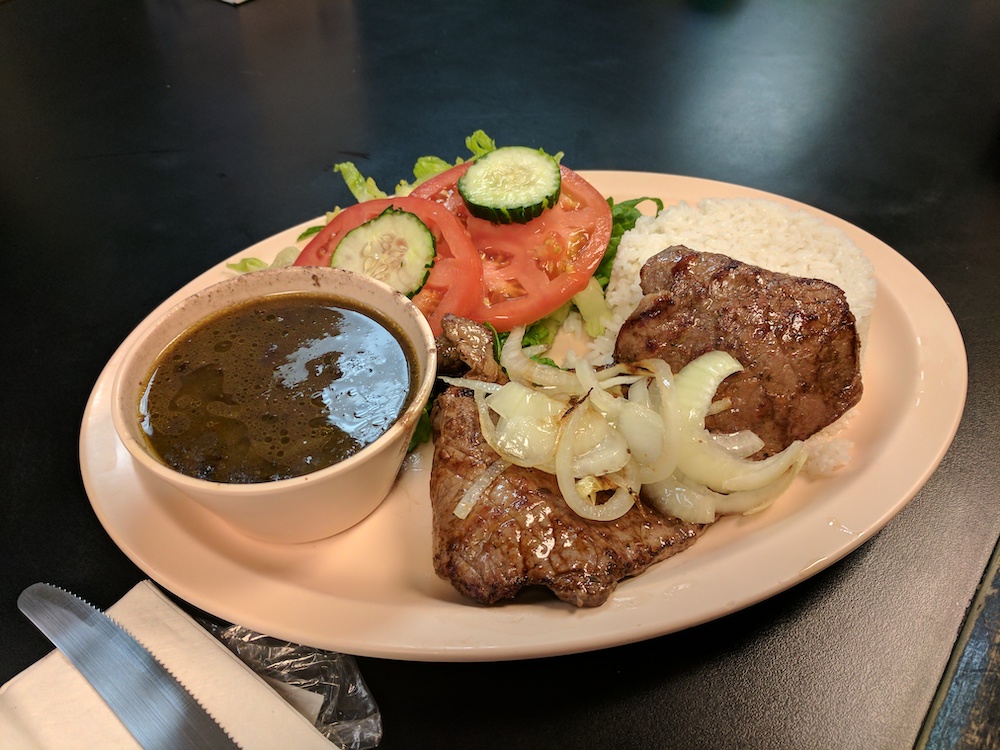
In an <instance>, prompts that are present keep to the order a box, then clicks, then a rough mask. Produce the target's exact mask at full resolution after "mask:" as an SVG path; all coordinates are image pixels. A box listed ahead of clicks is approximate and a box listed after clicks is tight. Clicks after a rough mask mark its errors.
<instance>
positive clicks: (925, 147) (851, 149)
mask: <svg viewBox="0 0 1000 750" xmlns="http://www.w3.org/2000/svg"><path fill="white" fill-rule="evenodd" d="M998 50H1000V4H997V3H996V2H992V0H972V1H971V2H955V1H954V0H938V1H932V0H928V1H926V2H869V1H867V0H866V1H864V2H862V1H861V0H842V1H841V2H836V3H816V2H781V1H780V0H758V1H757V2H739V1H738V0H732V1H731V2H726V1H725V0H716V1H714V2H713V1H712V0H703V1H702V2H681V1H680V0H674V1H670V0H666V1H665V0H659V1H657V2H653V1H652V0H647V1H639V2H627V3H611V2H606V1H605V2H595V1H593V0H577V1H576V2H546V3H537V2H521V1H520V0H514V1H513V2H508V3H504V4H486V3H481V4H476V3H415V2H411V1H410V0H405V1H403V0H380V1H376V0H367V2H351V1H350V0H329V1H328V2H321V1H320V0H253V1H252V2H249V3H246V4H244V5H240V6H236V7H232V6H229V5H227V4H224V3H222V2H218V0H143V1H142V2H121V1H118V2H116V1H115V0H85V1H83V2H68V1H66V0H7V1H6V2H2V3H0V251H2V254H0V258H2V263H3V278H2V284H3V293H2V295H0V305H2V308H0V309H2V318H0V319H2V320H3V322H4V336H3V341H4V348H3V355H4V367H3V368H2V371H0V378H2V383H3V387H2V393H3V417H2V418H3V425H4V428H3V436H2V438H0V487H2V489H0V498H2V511H0V534H2V541H0V560H2V569H3V575H2V576H0V633H2V643H3V646H2V648H0V682H3V681H6V680H7V679H9V678H11V677H12V676H14V675H15V674H16V673H18V672H19V671H20V670H22V669H24V668H25V667H27V666H28V665H30V664H31V663H32V662H34V661H36V660H37V659H39V658H40V657H42V656H43V655H44V654H46V653H47V652H48V651H49V650H50V646H49V644H48V643H47V642H46V641H45V639H44V638H43V637H42V636H41V635H40V634H39V633H38V632H37V631H36V630H35V629H34V627H33V626H32V625H30V624H29V623H28V622H27V621H26V620H25V619H24V618H23V617H22V616H21V615H20V613H19V612H18V611H17V609H16V606H15V599H16V597H17V594H18V593H19V592H20V591H21V590H22V589H23V588H25V587H26V586H28V585H29V584H31V583H33V582H35V581H49V582H53V583H57V584H59V585H62V586H65V587H67V588H69V589H71V590H73V591H75V592H76V593H78V594H80V595H82V596H84V597H85V598H88V599H90V600H91V601H93V602H94V603H95V604H97V605H98V606H101V607H106V606H109V605H111V604H112V603H113V602H115V601H116V600H117V599H118V598H120V597H121V596H122V595H123V594H125V593H126V592H127V591H128V589H129V588H130V587H131V586H132V585H133V584H135V583H136V582H137V581H139V580H141V579H143V578H145V577H147V572H145V571H142V570H140V569H138V568H137V567H135V566H134V565H133V564H132V562H130V560H129V559H128V558H127V557H126V556H125V555H124V554H123V553H122V552H121V551H120V550H119V549H118V548H117V547H116V545H115V544H114V543H113V542H112V540H111V538H110V537H109V536H108V534H107V533H106V531H105V529H104V528H102V526H101V524H100V523H99V522H98V519H97V517H96V516H95V514H94V511H93V510H92V508H91V504H90V502H89V501H88V498H87V494H86V492H85V490H84V487H83V483H82V481H81V473H80V465H79V459H78V440H79V434H80V425H81V419H82V414H83V409H84V406H85V404H86V402H87V399H88V396H89V394H90V391H91V388H92V387H93V385H94V382H95V380H96V379H97V377H98V375H99V373H100V372H101V369H102V367H103V366H104V364H105V363H106V362H107V360H108V358H109V357H110V356H111V355H112V353H113V352H114V351H115V349H116V348H117V346H118V345H119V343H120V342H121V341H122V340H123V339H124V338H125V337H126V335H127V334H128V333H129V331H130V330H131V329H132V328H133V327H134V326H135V325H136V324H137V323H138V322H139V321H140V320H141V319H142V318H143V317H144V316H145V315H146V314H147V313H148V312H149V311H150V310H151V309H152V308H153V307H155V306H156V305H157V304H158V303H159V302H161V301H162V300H163V299H165V298H166V297H167V296H169V295H170V294H172V293H173V292H174V291H176V290H177V289H178V288H179V287H181V286H182V285H183V284H185V283H186V282H187V281H189V280H190V279H192V278H193V277H195V276H196V275H198V274H199V273H200V272H201V271H203V270H205V269H207V268H209V267H210V266H213V265H214V264H216V263H218V262H220V261H221V260H223V259H224V258H227V257H229V256H231V255H233V254H235V253H238V252H239V251H240V250H242V249H243V248H245V247H247V246H249V245H250V244H252V243H254V242H256V241H258V240H261V239H264V238H266V237H268V236H270V235H272V234H274V233H276V232H278V231H279V230H283V229H285V228H287V227H289V226H292V225H295V224H298V223H300V222H302V221H304V220H306V219H309V218H311V217H314V216H316V215H318V214H321V213H322V212H323V211H325V210H327V209H329V208H331V207H332V206H333V205H335V204H346V203H349V202H351V198H350V195H349V194H348V193H347V191H346V189H345V188H344V186H343V183H342V181H341V178H340V177H339V176H338V175H336V174H335V173H334V172H333V171H332V169H331V167H332V165H333V164H334V163H336V162H338V161H343V160H348V159H349V160H354V161H356V162H358V163H359V164H360V165H361V166H362V168H363V169H364V170H365V171H366V172H367V173H369V174H372V175H374V176H375V177H376V178H377V179H378V180H379V181H380V183H381V184H383V185H391V184H394V182H395V180H397V179H399V178H401V177H405V176H406V175H407V174H408V173H409V169H410V168H411V166H412V163H413V160H414V158H415V157H416V156H418V155H420V154H440V155H445V156H447V155H458V154H460V153H463V150H462V149H461V145H462V143H463V139H464V137H465V136H466V135H468V134H469V133H471V132H472V131H473V130H475V129H477V128H483V129H485V130H486V131H487V132H488V133H489V134H490V135H492V136H493V137H494V138H496V139H497V141H498V142H501V143H511V144H514V143H525V144H531V145H537V146H540V147H543V148H546V149H547V150H549V151H557V150H561V151H564V152H565V153H566V161H567V163H569V164H571V165H572V166H574V167H575V168H578V169H616V170H642V171H652V172H663V173H672V174H681V175H693V176H699V177H705V178H711V179H715V180H722V181H727V182H732V183H737V184H742V185H747V186H752V187H755V188H761V189H764V190H768V191H771V192H774V193H777V194H780V195H784V196H788V197H790V198H793V199H796V200H799V201H802V202H805V203H807V204H810V205H812V206H815V207H817V208H820V209H823V210H825V211H828V212H830V213H833V214H835V215H837V216H840V217H842V218H844V219H846V220H847V221H849V222H851V223H853V224H856V225H857V226H859V227H861V228H862V229H864V230H866V231H867V232H870V233H871V234H873V235H875V236H876V237H878V238H880V239H881V240H883V241H884V242H886V243H888V244H889V245H890V246H891V247H893V248H894V249H895V250H896V251H898V252H899V253H900V254H902V255H903V256H905V257H906V258H907V259H908V260H909V261H910V262H912V263H913V264H914V265H915V266H916V267H917V268H918V269H919V270H920V271H921V272H922V273H923V274H924V275H925V276H926V277H927V278H928V279H929V280H930V281H931V282H932V283H933V284H934V286H935V287H936V288H937V289H938V290H939V292H940V294H941V295H942V297H943V298H944V299H945V300H946V301H947V303H948V305H949V306H950V308H951V310H952V312H953V314H954V316H955V318H956V320H957V322H958V324H959V326H960V328H961V330H962V333H963V336H964V339H965V343H966V346H967V351H968V367H969V390H968V399H967V405H966V410H965V415H964V418H963V421H962V423H961V425H960V427H959V430H958V434H957V436H956V438H955V441H954V443H953V445H952V447H951V450H950V451H949V453H948V454H947V455H946V457H945V458H944V460H943V463H942V464H941V465H940V467H939V469H938V470H937V471H936V473H934V474H933V476H932V477H931V478H930V480H929V481H928V482H927V484H926V485H925V486H924V487H923V489H921V490H920V492H919V493H918V494H917V495H916V497H914V498H913V500H912V501H911V502H910V503H909V504H908V505H906V507H905V508H904V509H903V510H902V512H900V513H899V514H898V516H896V517H895V518H894V519H893V520H891V521H890V522H889V523H888V525H886V526H885V528H884V529H882V530H881V531H880V532H879V533H877V534H875V535H873V536H872V538H870V539H869V540H868V541H866V542H865V543H864V544H863V545H862V546H861V547H860V548H859V549H858V550H857V551H856V552H854V553H853V554H851V555H849V556H848V557H846V558H845V559H843V560H841V561H840V562H838V563H836V564H834V565H833V566H831V567H829V568H827V569H826V570H823V571H822V572H820V573H819V574H817V575H816V576H814V577H812V578H810V579H809V580H807V581H806V582H804V583H801V584H800V585H797V586H795V587H794V588H792V589H790V590H788V591H785V592H784V593H781V594H779V595H777V596H774V597H773V598H770V599H768V600H766V601H763V602H761V603H759V604H757V605H755V606H752V607H749V608H747V609H744V610H742V611H739V612H736V613H734V614H731V615H729V616H727V617H725V618H723V619H721V620H717V621H714V622H710V623H708V624H705V625H702V626H699V627H695V628H691V629H689V630H685V631H682V632H679V633H676V634H673V635H668V636H664V637H660V638H656V639H653V640H649V641H646V642H642V643H637V644H633V645H627V646H621V647H616V648H610V649H606V650H602V651H598V652H593V653H584V654H577V655H571V656H561V657H555V658H547V659H540V660H530V661H511V662H503V663H471V664H452V663H443V664H442V663H425V662H397V661H392V660H385V659H377V658H360V659H359V663H360V666H361V669H362V673H363V675H364V677H365V678H366V680H367V682H368V684H369V687H370V688H371V690H372V692H373V693H374V696H375V698H376V700H377V701H378V703H379V706H380V708H381V711H382V715H383V721H384V729H385V734H384V739H383V741H382V745H381V746H382V747H383V748H386V750H389V748H404V747H405V748H418V747H428V748H429V747H435V748H437V747H479V748H488V747H505V748H506V747H538V746H545V745H547V746H555V747H581V748H583V747H622V748H632V747H634V748H651V747H683V748H695V747H705V748H720V747H742V748H764V747H767V748H865V749H871V748H908V747H912V746H914V745H915V744H920V743H924V742H925V741H929V744H930V745H931V746H935V747H955V746H967V747H988V746H990V744H991V742H992V745H993V746H998V743H1000V740H998V736H1000V735H998V729H997V725H996V723H995V719H994V720H993V721H994V723H990V721H989V716H990V713H991V711H992V712H993V713H994V714H995V713H996V712H997V706H998V703H997V701H998V695H1000V690H998V687H997V669H998V667H997V663H998V657H997V649H998V644H997V604H996V591H995V588H994V586H995V584H994V583H992V581H993V578H992V576H994V575H995V562H994V563H991V559H992V556H993V554H994V549H995V547H996V544H997V539H998V534H1000V512H998V502H997V498H998V497H1000V487H998V477H1000V472H998V469H997V463H998V459H997V445H998V443H1000V429H998V416H1000V409H998V408H997V393H998V392H1000V381H998V378H997V371H998V369H1000V357H998V352H1000V341H998V333H997V332H998V330H1000V316H998V311H1000V304H998V299H1000V284H998V280H1000V240H998V238H1000V54H998ZM892 469H893V467H886V470H888V471H891V470H892ZM205 575H211V571H210V570H209V571H205ZM154 578H155V576H154ZM984 581H985V585H982V586H981V583H982V582H984ZM963 743H964V744H963ZM0 744H3V741H2V738H0Z"/></svg>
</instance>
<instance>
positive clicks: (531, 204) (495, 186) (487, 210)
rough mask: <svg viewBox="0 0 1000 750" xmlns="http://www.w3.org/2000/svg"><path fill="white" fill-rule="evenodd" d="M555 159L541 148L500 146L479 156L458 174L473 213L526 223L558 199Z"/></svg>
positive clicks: (499, 221) (559, 180)
mask: <svg viewBox="0 0 1000 750" xmlns="http://www.w3.org/2000/svg"><path fill="white" fill-rule="evenodd" d="M561 187H562V176H561V174H560V172H559V162H557V161H556V160H555V159H553V158H552V157H551V156H549V155H548V154H546V153H545V152H544V151H542V150H541V149H533V148H528V147H527V146H504V147H503V148H498V149H497V150H496V151H490V152H489V153H488V154H485V155H484V156H480V157H479V158H478V159H476V161H474V162H473V163H472V166H470V167H469V168H468V170H466V172H465V174H464V175H462V176H461V177H459V178H458V192H459V193H460V194H461V195H462V198H463V199H464V200H465V205H466V206H467V207H468V209H469V212H470V213H471V214H472V215H473V216H477V217H479V218H480V219H487V220H488V221H492V222H493V223H494V224H512V223H517V224H526V223H527V222H529V221H531V220H532V219H534V218H535V217H537V216H541V214H542V212H543V211H544V210H545V209H546V208H551V207H552V206H554V205H555V204H556V203H557V202H558V201H559V191H560V189H561Z"/></svg>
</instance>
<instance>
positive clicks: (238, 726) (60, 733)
mask: <svg viewBox="0 0 1000 750" xmlns="http://www.w3.org/2000/svg"><path fill="white" fill-rule="evenodd" d="M108 614H110V615H111V616H112V617H114V619H115V620H117V621H118V622H119V623H121V625H122V626H123V627H124V628H125V629H126V630H128V631H129V632H131V633H132V634H133V635H134V636H135V637H136V638H138V639H139V641H140V642H142V644H143V645H144V646H145V647H146V648H147V649H149V650H150V651H151V652H152V653H153V655H154V656H156V657H157V658H158V659H159V660H160V661H161V662H163V663H164V664H165V665H166V666H167V667H168V668H169V669H170V670H171V671H172V672H173V673H174V674H175V675H176V676H177V678H178V679H179V680H180V681H181V682H183V683H184V685H185V686H186V687H187V688H188V690H190V691H191V693H192V694H193V695H194V696H195V697H196V698H197V699H198V700H199V702H201V704H202V705H203V706H205V708H207V709H208V710H209V712H211V714H212V715H213V716H214V717H215V718H216V719H217V720H218V721H219V723H220V724H222V726H223V727H224V728H225V729H226V730H227V731H228V732H229V733H230V735H232V737H233V739H235V740H236V741H237V742H238V743H239V744H240V746H241V747H243V748H244V750H256V749H258V748H259V749H260V750H273V749H274V748H296V750H311V749H312V748H315V749H316V750H331V748H334V747H336V746H335V745H334V744H333V743H332V742H331V741H330V740H328V739H327V738H326V737H324V736H323V735H322V734H321V733H320V732H319V731H318V730H317V729H316V728H315V727H314V726H313V725H312V723H311V721H310V720H309V719H307V718H306V717H305V716H304V715H303V714H302V713H300V712H299V711H298V710H296V709H295V708H293V707H292V705H291V704H290V703H289V702H288V701H286V700H284V699H283V698H282V697H281V696H280V695H279V694H278V693H277V692H276V691H275V689H274V688H273V687H272V686H271V685H269V684H268V683H267V682H265V681H264V680H263V679H262V678H261V677H259V676H258V675H257V674H255V673H254V672H253V671H252V670H251V669H250V668H249V667H247V666H246V665H245V664H244V663H243V662H241V661H240V660H239V659H238V658H237V657H236V655H235V654H233V653H232V652H231V651H229V649H227V648H226V647H225V646H224V645H223V644H222V643H220V642H219V641H218V640H217V639H216V638H215V637H214V636H212V634H211V633H208V632H207V631H206V630H205V629H204V628H202V627H201V626H200V625H198V623H196V622H195V621H194V620H192V619H191V618H190V617H189V616H188V615H187V614H186V613H184V612H182V611H181V610H180V609H178V607H177V606H176V605H175V604H174V603H173V602H171V601H170V600H169V599H167V598H166V597H165V596H164V595H163V593H162V592H160V590H159V589H157V588H156V587H155V586H154V585H153V584H152V583H151V582H149V581H143V582H142V583H140V584H138V585H137V586H136V587H135V588H133V589H132V590H131V591H129V593H128V594H126V595H125V596H124V597H122V599H121V600H120V601H118V602H117V603H116V604H115V605H114V606H112V607H111V608H110V609H109V610H108ZM302 692H305V691H302ZM310 695H311V694H310ZM307 697H308V696H307ZM0 746H2V747H3V748H4V749H5V750H15V748H16V749H17V750H28V749H29V748H31V749H32V750H34V749H35V748H39V749H44V750H49V749H53V750H54V749H55V748H58V749H59V750H90V749H91V748H93V749H94V750H96V749H97V748H100V750H117V749H118V748H121V750H136V748H139V745H138V744H137V743H136V741H135V740H134V739H133V738H132V735H130V734H129V733H128V730H126V729H125V727H124V726H123V725H122V723H121V722H120V721H119V720H118V718H117V717H116V716H115V715H114V713H112V711H111V709H110V708H108V706H107V704H106V703H104V701H103V700H102V699H101V697H100V696H99V695H98V694H97V692H96V691H95V690H94V689H93V688H92V687H91V686H90V684H89V683H88V682H87V681H86V680H85V679H84V678H83V676H82V675H81V674H80V673H79V672H77V670H76V669H75V668H74V667H73V665H72V664H70V663H69V661H68V660H67V659H66V657H65V656H63V655H62V654H61V653H60V652H58V651H53V652H52V653H50V654H48V655H47V656H45V657H44V658H43V659H41V660H39V661H38V662H36V663H35V664H33V665H32V666H30V667H29V668H28V669H26V670H24V671H23V672H21V673H20V674H19V675H17V676H16V677H14V678H13V679H12V680H11V681H10V682H8V683H7V684H6V685H4V686H3V687H0Z"/></svg>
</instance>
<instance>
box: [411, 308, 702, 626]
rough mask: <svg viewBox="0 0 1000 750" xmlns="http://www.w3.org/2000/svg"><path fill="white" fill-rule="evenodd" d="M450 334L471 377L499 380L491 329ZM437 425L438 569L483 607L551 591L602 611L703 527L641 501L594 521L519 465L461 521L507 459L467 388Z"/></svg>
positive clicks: (453, 324)
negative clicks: (479, 488)
mask: <svg viewBox="0 0 1000 750" xmlns="http://www.w3.org/2000/svg"><path fill="white" fill-rule="evenodd" d="M443 328H444V334H443V335H444V336H445V337H447V338H449V339H450V340H451V341H452V343H453V344H454V345H455V350H456V351H461V352H462V355H463V359H465V360H466V361H467V362H470V364H471V366H472V369H471V371H470V372H469V377H472V378H475V379H480V380H491V381H494V382H496V379H497V372H496V371H495V370H493V369H492V367H491V366H490V365H489V363H490V362H491V361H493V358H492V336H491V335H490V333H489V331H488V330H487V329H485V328H484V327H482V326H479V325H478V324H476V323H471V322H469V321H465V320H461V319H458V318H454V317H450V316H446V317H445V319H444V321H443ZM484 341H487V342H489V343H488V345H489V347H490V348H489V349H487V350H485V351H483V349H482V347H483V345H484V344H483V342H484ZM440 343H441V344H444V343H445V342H440ZM483 368H486V369H487V370H488V372H486V373H484V372H483ZM431 423H432V426H433V430H434V461H433V465H432V468H431V479H430V497H431V504H432V510H433V534H434V569H435V571H436V572H437V574H438V575H439V576H440V577H441V578H443V579H445V580H447V581H450V582H451V584H452V585H453V586H454V587H455V589H456V590H458V591H459V592H460V593H461V594H463V595H465V596H467V597H469V598H471V599H474V600H475V601H477V602H479V603H481V604H495V603H497V602H500V601H503V600H506V599H510V598H512V597H514V596H515V595H516V594H518V592H520V591H521V590H522V589H525V588H529V587H545V588H548V589H550V590H551V591H552V592H553V593H554V594H555V595H556V596H557V597H559V598H560V599H562V600H563V601H566V602H569V603H571V604H574V605H576V606H578V607H593V606H598V605H600V604H602V603H604V602H605V601H606V600H607V599H608V597H609V596H610V595H611V593H612V591H614V589H615V587H616V586H617V585H618V582H619V581H621V580H622V579H624V578H628V577H629V576H634V575H637V574H638V573H641V572H642V571H644V570H645V569H646V568H648V567H649V566H650V565H652V564H653V563H655V562H657V561H659V560H662V559H664V558H666V557H669V556H671V555H673V554H675V553H677V552H680V551H681V550H683V549H685V548H686V547H687V546H689V545H690V544H691V543H692V542H693V541H694V540H695V539H696V538H697V537H698V536H699V535H700V533H701V531H702V530H703V528H704V527H703V526H701V525H699V524H689V523H683V522H681V521H678V520H677V519H674V518H667V517H664V516H662V515H660V514H659V513H657V512H656V511H655V510H653V509H651V508H647V507H644V506H640V505H636V506H635V507H633V508H632V509H631V510H629V512H628V513H626V514H625V515H624V516H622V517H621V518H620V519H618V520H617V521H610V522H602V521H590V520H587V519H585V518H582V517H580V516H579V515H577V514H576V513H575V512H574V511H573V510H572V509H571V508H569V506H567V505H566V503H565V502H564V501H563V499H562V495H561V494H560V492H559V488H558V485H557V482H556V478H555V477H554V476H553V475H551V474H548V473H546V472H543V471H539V470H537V469H525V468H521V467H518V466H510V467H508V468H507V469H506V471H504V472H503V474H501V475H500V476H499V477H498V478H497V479H496V480H495V481H494V482H493V483H492V484H491V485H490V487H489V488H488V490H487V491H486V492H485V493H484V495H483V496H481V497H480V498H479V500H478V501H477V502H476V504H475V505H474V506H473V508H472V511H471V512H470V513H469V515H468V517H466V518H465V519H461V518H458V517H457V516H456V515H455V514H454V512H453V511H454V509H455V506H456V505H457V504H458V502H459V500H460V499H461V498H462V495H463V493H464V492H465V489H466V488H467V487H468V486H469V484H470V483H472V482H474V481H475V480H476V478H477V477H479V476H480V475H482V474H483V472H485V471H486V470H487V469H488V468H489V467H490V466H491V465H492V464H493V463H494V462H495V461H496V460H497V459H498V456H497V454H496V453H494V451H493V450H492V449H491V448H490V447H489V445H488V444H487V443H486V441H485V439H484V438H483V435H482V432H481V430H480V428H479V415H478V411H477V409H476V405H475V401H474V398H473V395H472V391H470V390H469V389H467V388H460V387H455V386H449V387H448V388H447V390H445V391H444V392H442V393H441V394H439V395H438V396H437V398H436V399H435V402H434V407H433V410H432V414H431Z"/></svg>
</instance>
